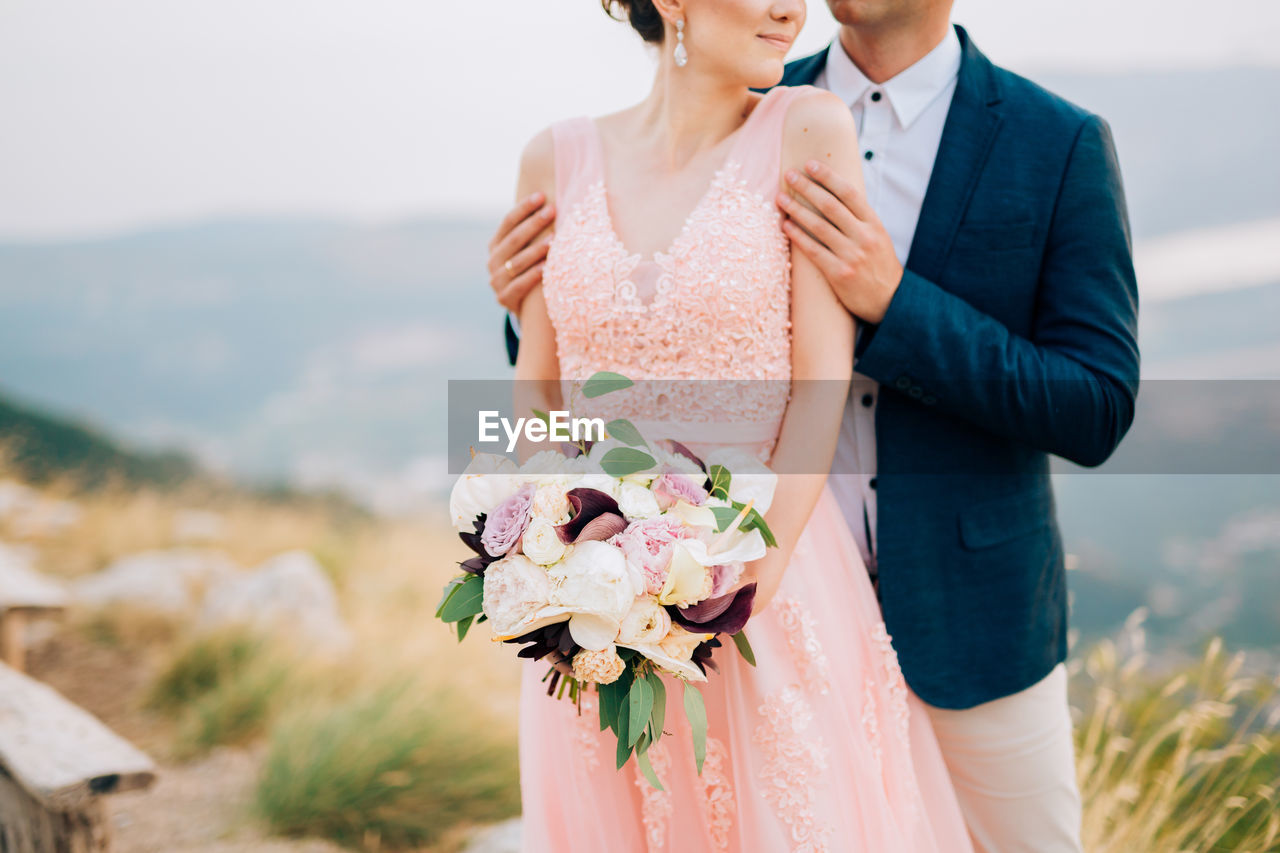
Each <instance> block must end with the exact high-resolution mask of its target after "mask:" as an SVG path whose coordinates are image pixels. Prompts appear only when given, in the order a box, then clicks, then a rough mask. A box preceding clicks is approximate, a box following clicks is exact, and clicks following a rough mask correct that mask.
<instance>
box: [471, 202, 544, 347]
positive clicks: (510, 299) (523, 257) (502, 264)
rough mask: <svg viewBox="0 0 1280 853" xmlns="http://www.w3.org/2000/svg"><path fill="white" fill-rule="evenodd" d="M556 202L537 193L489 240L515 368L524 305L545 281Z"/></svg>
mask: <svg viewBox="0 0 1280 853" xmlns="http://www.w3.org/2000/svg"><path fill="white" fill-rule="evenodd" d="M555 215H556V212H555V205H554V204H549V203H548V202H547V198H546V195H545V194H544V193H543V192H542V191H537V192H534V193H532V194H530V195H528V196H527V197H525V198H524V199H523V200H521V201H520V202H519V203H517V204H516V206H515V207H513V208H511V210H509V211H508V212H507V215H506V216H504V217H503V218H502V222H501V224H499V225H498V230H497V232H496V233H495V234H494V235H493V239H491V240H490V241H489V264H488V269H489V287H490V288H491V289H492V290H493V293H494V296H495V297H497V300H498V303H499V304H500V305H502V306H503V307H504V308H506V309H507V319H506V323H505V325H504V328H503V333H504V337H505V339H506V344H507V360H508V361H510V362H511V366H512V367H514V366H515V363H516V357H517V355H518V354H519V352H520V321H519V319H518V316H517V314H518V312H519V311H520V304H521V303H522V302H523V301H524V298H525V296H526V295H528V293H529V291H530V290H532V289H533V288H534V287H536V286H537V285H538V283H539V282H541V281H542V266H543V264H544V263H545V262H546V256H547V248H548V247H549V246H550V244H551V240H550V237H548V236H544V238H543V239H541V240H540V239H538V238H539V236H540V235H545V233H546V229H547V228H548V227H549V226H550V224H551V222H552V221H554V220H555Z"/></svg>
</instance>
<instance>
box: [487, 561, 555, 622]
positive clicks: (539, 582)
mask: <svg viewBox="0 0 1280 853" xmlns="http://www.w3.org/2000/svg"><path fill="white" fill-rule="evenodd" d="M550 594H551V584H550V582H549V581H548V579H547V570H546V569H544V568H542V567H541V566H539V565H536V564H535V563H534V562H533V561H532V560H530V559H529V558H528V557H525V556H524V555H523V554H511V555H509V556H507V557H504V558H503V559H501V560H498V561H497V562H494V563H490V564H489V568H487V569H486V570H485V573H484V615H485V616H487V617H488V618H489V624H490V626H492V628H493V633H494V634H495V635H496V636H499V637H510V636H518V635H520V634H523V633H524V632H525V629H526V628H529V627H530V626H531V625H532V624H533V623H534V621H535V620H536V619H537V618H538V615H539V613H540V612H541V611H542V610H543V609H545V608H546V606H547V599H548V596H549V595H550ZM559 621H563V619H561V620H559Z"/></svg>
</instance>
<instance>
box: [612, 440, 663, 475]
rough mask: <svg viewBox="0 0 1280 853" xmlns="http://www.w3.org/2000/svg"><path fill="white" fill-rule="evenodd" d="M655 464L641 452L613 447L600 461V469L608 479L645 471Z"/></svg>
mask: <svg viewBox="0 0 1280 853" xmlns="http://www.w3.org/2000/svg"><path fill="white" fill-rule="evenodd" d="M655 464H657V463H656V462H655V461H654V458H653V457H652V456H650V455H649V454H648V453H645V452H644V451H643V450H635V449H633V448H630V447H615V448H613V449H612V450H610V451H609V452H608V453H606V454H605V455H604V456H603V457H601V459H600V467H601V468H603V469H604V472H605V473H606V474H608V475H609V476H610V477H625V476H627V475H628V474H635V473H637V472H638V471H646V470H648V469H650V468H652V467H653V466H654V465H655Z"/></svg>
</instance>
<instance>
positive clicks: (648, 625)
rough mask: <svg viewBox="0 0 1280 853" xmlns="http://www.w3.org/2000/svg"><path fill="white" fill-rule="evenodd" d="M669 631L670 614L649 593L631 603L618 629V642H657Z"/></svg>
mask: <svg viewBox="0 0 1280 853" xmlns="http://www.w3.org/2000/svg"><path fill="white" fill-rule="evenodd" d="M670 631H671V615H670V614H669V613H667V609H666V608H665V607H663V606H662V605H661V604H659V603H658V602H657V600H656V599H654V598H653V596H651V595H642V596H640V597H638V598H636V600H635V601H634V602H632V603H631V609H630V610H629V611H627V615H626V616H624V617H622V627H621V628H620V629H619V631H618V642H620V643H659V642H662V639H663V638H664V637H666V636H667V634H668V632H670Z"/></svg>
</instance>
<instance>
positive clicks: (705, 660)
mask: <svg viewBox="0 0 1280 853" xmlns="http://www.w3.org/2000/svg"><path fill="white" fill-rule="evenodd" d="M718 648H720V641H719V640H718V639H716V638H715V637H712V638H711V639H710V640H707V641H705V642H702V643H698V645H697V647H696V648H694V650H693V663H694V665H696V666H697V667H698V669H700V670H702V674H703V675H706V674H707V667H711V668H712V669H713V670H715V671H716V672H719V671H720V667H718V666H716V662H715V661H713V660H712V659H711V654H712V652H714V651H715V650H716V649H718Z"/></svg>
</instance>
